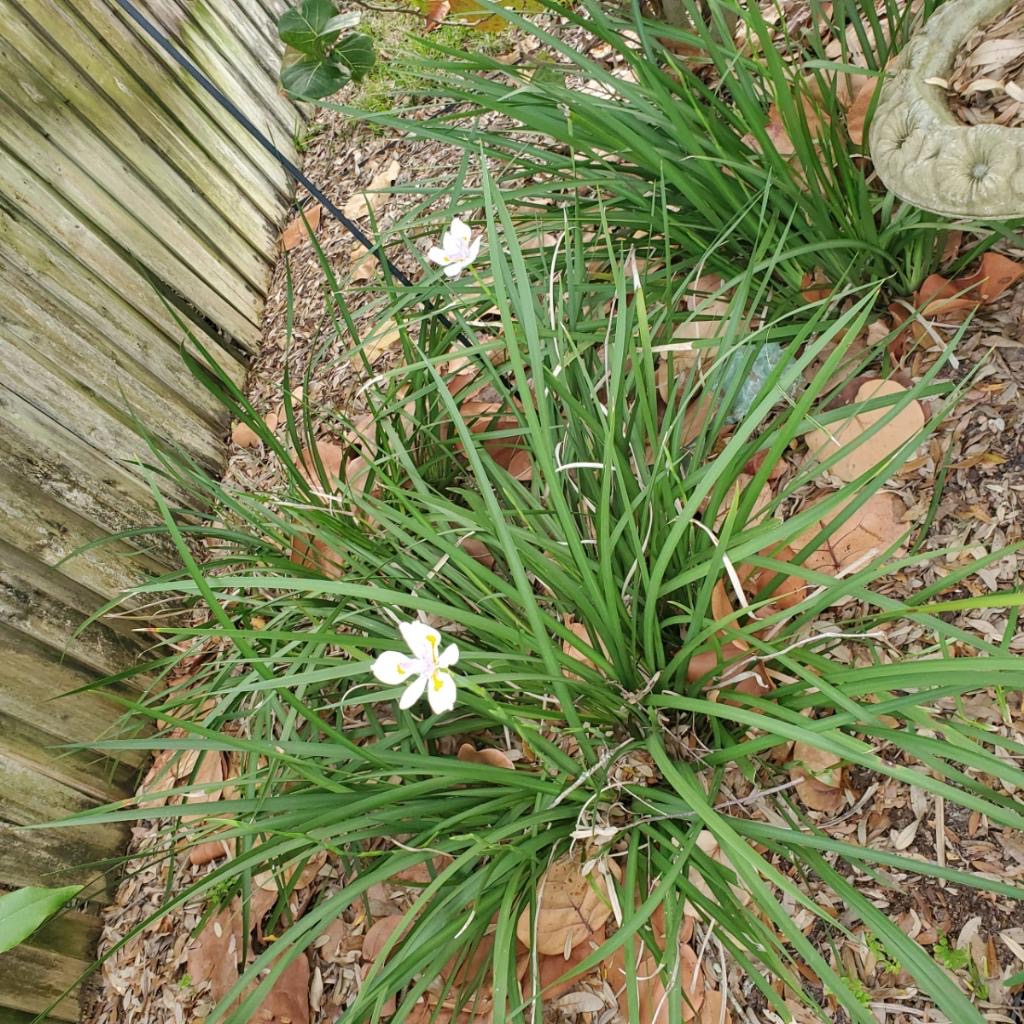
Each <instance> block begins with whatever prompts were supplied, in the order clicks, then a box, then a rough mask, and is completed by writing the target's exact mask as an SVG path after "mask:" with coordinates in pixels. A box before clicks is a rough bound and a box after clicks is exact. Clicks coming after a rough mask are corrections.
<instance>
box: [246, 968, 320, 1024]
mask: <svg viewBox="0 0 1024 1024" xmlns="http://www.w3.org/2000/svg"><path fill="white" fill-rule="evenodd" d="M251 1024H309V960H308V959H307V958H306V954H305V953H300V954H299V955H298V956H297V957H295V959H294V960H292V961H291V962H290V963H289V964H288V966H287V967H286V968H285V969H284V970H283V971H282V972H281V974H280V975H279V976H278V978H277V980H276V981H275V982H274V987H273V988H272V989H271V990H270V991H269V992H268V993H267V995H266V998H265V999H264V1000H263V1003H262V1005H261V1006H260V1008H259V1009H258V1010H257V1011H256V1013H255V1014H254V1015H253V1017H252V1018H251Z"/></svg>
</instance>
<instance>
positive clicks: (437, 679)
mask: <svg viewBox="0 0 1024 1024" xmlns="http://www.w3.org/2000/svg"><path fill="white" fill-rule="evenodd" d="M434 689H435V690H436V691H437V692H439V693H440V691H441V690H443V689H444V680H443V679H442V678H441V673H440V672H435V673H434Z"/></svg>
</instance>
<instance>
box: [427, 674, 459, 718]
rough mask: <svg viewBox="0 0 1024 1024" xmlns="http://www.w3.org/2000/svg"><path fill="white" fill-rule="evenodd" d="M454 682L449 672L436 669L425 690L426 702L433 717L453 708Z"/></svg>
mask: <svg viewBox="0 0 1024 1024" xmlns="http://www.w3.org/2000/svg"><path fill="white" fill-rule="evenodd" d="M455 694H456V689H455V680H454V679H453V678H452V674H451V673H450V672H445V671H444V670H443V669H438V670H437V671H436V672H435V673H434V674H433V675H432V676H431V677H430V685H429V687H428V688H427V700H428V701H429V702H430V710H431V711H433V712H434V714H435V715H440V714H442V713H443V712H445V711H451V709H452V708H453V707H455Z"/></svg>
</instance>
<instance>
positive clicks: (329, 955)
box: [314, 917, 359, 961]
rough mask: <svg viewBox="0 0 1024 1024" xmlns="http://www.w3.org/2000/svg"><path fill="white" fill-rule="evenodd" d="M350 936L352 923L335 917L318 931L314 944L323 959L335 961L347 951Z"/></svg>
mask: <svg viewBox="0 0 1024 1024" xmlns="http://www.w3.org/2000/svg"><path fill="white" fill-rule="evenodd" d="M351 937H352V925H350V924H349V923H348V921H346V920H345V919H344V918H343V917H337V918H335V919H334V920H333V921H332V922H331V923H330V924H329V925H328V926H327V927H326V928H325V929H324V931H322V932H321V933H320V935H319V937H318V938H317V940H316V942H315V943H314V945H315V947H316V949H317V951H318V952H319V954H320V956H321V957H322V958H323V959H324V960H330V961H336V960H338V959H340V957H341V956H343V955H344V954H345V953H346V952H347V951H348V944H349V940H350V939H351ZM356 941H359V940H356Z"/></svg>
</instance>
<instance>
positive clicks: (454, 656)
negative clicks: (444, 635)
mask: <svg viewBox="0 0 1024 1024" xmlns="http://www.w3.org/2000/svg"><path fill="white" fill-rule="evenodd" d="M458 660H459V648H458V645H457V644H449V645H448V646H447V647H446V648H445V649H444V650H443V651H442V652H441V657H439V658H438V659H437V664H438V667H439V668H449V667H450V666H452V665H454V664H455V662H457V661H458Z"/></svg>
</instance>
